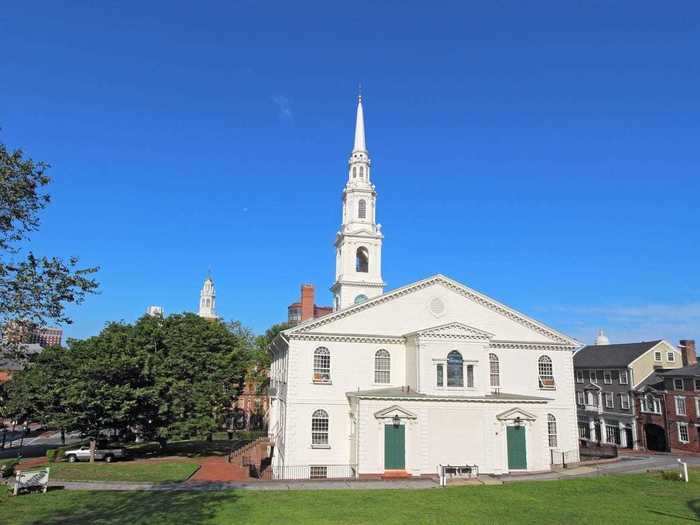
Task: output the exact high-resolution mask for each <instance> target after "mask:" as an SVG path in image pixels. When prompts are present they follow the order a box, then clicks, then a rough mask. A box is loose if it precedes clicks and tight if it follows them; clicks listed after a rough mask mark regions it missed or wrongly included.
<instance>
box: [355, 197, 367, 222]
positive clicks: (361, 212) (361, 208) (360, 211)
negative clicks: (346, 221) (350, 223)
mask: <svg viewBox="0 0 700 525" xmlns="http://www.w3.org/2000/svg"><path fill="white" fill-rule="evenodd" d="M357 216H358V217H359V218H360V219H366V218H367V202H366V201H365V199H360V202H358V203H357Z"/></svg>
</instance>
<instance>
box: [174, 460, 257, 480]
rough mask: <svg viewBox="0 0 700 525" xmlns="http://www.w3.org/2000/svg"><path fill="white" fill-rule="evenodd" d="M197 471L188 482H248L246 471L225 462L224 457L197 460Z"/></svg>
mask: <svg viewBox="0 0 700 525" xmlns="http://www.w3.org/2000/svg"><path fill="white" fill-rule="evenodd" d="M199 465H200V466H199V470H198V471H197V472H195V473H194V475H193V476H192V477H191V478H190V479H188V480H187V481H188V482H199V481H221V482H228V481H248V480H249V479H250V478H249V477H248V472H247V470H246V469H242V468H241V467H237V466H236V465H234V464H231V463H229V462H228V461H226V458H225V457H221V456H215V457H208V458H202V459H200V460H199Z"/></svg>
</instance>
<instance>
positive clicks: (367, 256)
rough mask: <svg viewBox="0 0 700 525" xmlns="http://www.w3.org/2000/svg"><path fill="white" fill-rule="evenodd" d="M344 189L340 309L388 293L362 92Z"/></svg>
mask: <svg viewBox="0 0 700 525" xmlns="http://www.w3.org/2000/svg"><path fill="white" fill-rule="evenodd" d="M348 165H349V167H348V181H347V183H346V184H345V189H344V191H343V224H342V225H341V227H340V231H339V232H338V233H337V235H336V238H335V248H336V268H335V283H334V284H333V286H332V287H331V291H332V292H333V296H334V298H335V299H334V308H335V309H336V310H340V309H342V308H347V307H348V306H352V305H353V304H358V303H361V302H363V301H366V300H367V299H370V298H372V297H376V296H377V295H381V294H382V293H384V281H383V280H382V239H383V235H382V233H381V226H380V225H379V224H377V218H376V204H377V192H376V191H375V189H374V185H373V184H372V182H371V179H370V171H371V166H372V161H371V160H370V158H369V153H368V152H367V144H366V139H365V115H364V109H363V107H362V95H359V96H358V100H357V117H356V120H355V143H354V145H353V148H352V153H351V154H350V159H349V161H348Z"/></svg>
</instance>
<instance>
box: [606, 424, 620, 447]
mask: <svg viewBox="0 0 700 525" xmlns="http://www.w3.org/2000/svg"><path fill="white" fill-rule="evenodd" d="M605 437H606V438H607V441H608V443H615V444H616V445H619V444H620V427H619V426H618V425H605Z"/></svg>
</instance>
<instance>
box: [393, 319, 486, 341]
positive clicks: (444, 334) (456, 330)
mask: <svg viewBox="0 0 700 525" xmlns="http://www.w3.org/2000/svg"><path fill="white" fill-rule="evenodd" d="M411 336H415V337H420V338H425V339H479V340H487V339H491V338H492V337H494V335H493V334H492V333H490V332H486V331H485V330H479V329H478V328H474V327H473V326H468V325H466V324H464V323H459V322H453V323H447V324H443V325H439V326H434V327H432V328H425V329H423V330H418V331H416V332H412V333H410V334H406V337H411Z"/></svg>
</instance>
